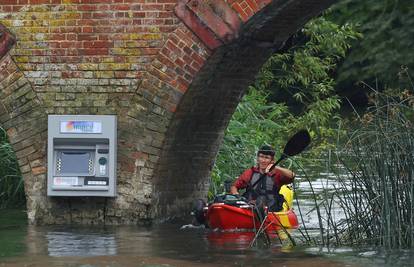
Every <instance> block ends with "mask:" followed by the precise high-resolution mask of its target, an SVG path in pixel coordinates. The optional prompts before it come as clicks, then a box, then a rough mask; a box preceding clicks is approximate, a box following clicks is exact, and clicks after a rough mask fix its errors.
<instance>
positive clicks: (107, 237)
mask: <svg viewBox="0 0 414 267" xmlns="http://www.w3.org/2000/svg"><path fill="white" fill-rule="evenodd" d="M22 229H24V231H22ZM9 230H10V227H8V228H3V227H2V226H1V225H0V251H2V249H3V248H5V247H7V244H8V242H9V241H10V240H6V239H3V238H2V237H3V236H5V234H6V233H8V232H9ZM20 232H21V233H22V234H20V235H14V237H15V238H17V239H19V240H14V242H15V243H16V242H17V243H20V246H21V247H24V248H25V249H20V250H17V251H15V252H12V253H10V251H9V253H8V254H0V255H1V256H0V266H2V267H3V266H13V267H14V266H88V267H92V266H114V267H115V266H143V267H144V266H145V267H149V266H153V267H155V266H169V267H172V266H260V267H266V266H298V267H304V266H306V267H312V266H315V267H316V266H328V267H333V266H335V267H340V266H363V265H365V266H389V265H388V263H389V261H387V258H390V257H382V258H381V257H380V255H384V254H381V253H380V254H378V253H379V252H375V251H374V250H366V251H353V250H352V249H342V250H340V249H338V250H336V251H332V250H330V251H328V250H323V249H319V248H309V247H308V248H307V247H283V246H282V245H281V244H280V242H279V241H277V240H276V239H274V240H273V243H272V245H271V247H270V248H269V247H265V246H264V244H263V243H260V242H259V244H258V245H257V246H255V247H253V248H249V244H250V242H251V240H252V238H253V234H252V233H246V232H231V233H220V232H215V231H210V230H208V229H203V228H198V229H194V228H185V229H180V225H177V224H168V225H161V226H153V227H135V226H118V227H114V226H111V227H103V226H94V227H90V226H88V227H86V226H42V227H35V226H26V225H23V226H22V227H21V228H20ZM8 237H9V238H10V235H8ZM397 255H400V256H401V257H400V258H402V259H403V260H401V259H399V260H400V261H399V263H398V264H396V265H393V267H396V266H399V267H401V266H410V265H407V264H406V263H407V262H411V260H412V258H411V259H410V258H409V254H401V253H400V254H397ZM402 255H405V257H406V259H405V260H404V257H403V256H402ZM372 258H375V264H369V261H372Z"/></svg>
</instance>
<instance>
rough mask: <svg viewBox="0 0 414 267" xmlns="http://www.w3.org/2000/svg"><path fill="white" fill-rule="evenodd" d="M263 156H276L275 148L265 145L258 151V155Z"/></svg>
mask: <svg viewBox="0 0 414 267" xmlns="http://www.w3.org/2000/svg"><path fill="white" fill-rule="evenodd" d="M259 153H260V154H263V155H270V156H272V157H274V156H275V150H274V149H273V147H271V146H269V145H263V146H261V147H260V149H259V151H257V155H259Z"/></svg>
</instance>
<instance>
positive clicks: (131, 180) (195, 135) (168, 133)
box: [0, 0, 332, 224]
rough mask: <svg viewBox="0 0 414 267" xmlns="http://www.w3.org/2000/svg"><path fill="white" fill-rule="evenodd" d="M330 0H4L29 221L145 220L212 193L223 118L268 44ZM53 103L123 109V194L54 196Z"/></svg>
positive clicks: (77, 110) (85, 110) (9, 88)
mask: <svg viewBox="0 0 414 267" xmlns="http://www.w3.org/2000/svg"><path fill="white" fill-rule="evenodd" d="M330 2H332V0H322V1H317V0H308V1H305V0H290V1H278V0H275V1H270V0H264V1H262V0H243V1H240V0H227V1H223V0H210V1H203V0H0V25H4V26H5V27H6V28H7V29H8V30H9V31H10V32H11V34H12V35H14V36H15V39H16V43H15V44H14V46H13V48H12V49H11V50H10V48H11V45H12V43H13V42H10V41H7V42H5V41H4V39H2V38H3V37H4V36H5V35H2V36H3V37H2V36H0V124H1V125H2V126H3V127H4V128H5V129H6V130H7V132H8V133H9V136H10V141H11V142H12V144H13V146H14V148H15V150H16V154H17V156H18V159H19V164H20V168H21V169H22V173H23V175H24V179H25V185H26V188H25V190H26V195H27V198H28V213H29V219H30V221H31V222H32V223H64V222H76V223H101V222H104V221H105V223H108V224H111V223H113V224H117V223H137V222H140V221H147V220H150V219H152V218H153V217H154V215H161V216H168V215H169V214H170V213H174V212H175V211H176V210H177V209H179V207H182V206H183V205H184V206H185V205H186V203H188V202H189V198H190V197H196V196H200V195H203V196H205V191H206V188H207V186H208V182H206V181H208V176H209V173H210V170H211V168H212V164H213V162H214V158H215V155H216V153H217V150H218V147H219V144H220V142H221V138H222V134H223V132H224V129H225V127H226V125H227V123H228V121H229V119H230V117H231V114H232V113H233V111H234V108H235V107H236V105H237V103H238V101H239V100H240V97H241V96H242V95H243V93H244V91H245V90H246V88H247V86H248V85H249V84H250V83H251V82H252V80H253V79H254V75H255V73H257V71H258V69H259V68H260V66H261V64H262V63H263V62H264V60H265V59H266V58H267V57H268V56H269V54H270V53H271V52H272V51H273V50H274V48H273V47H272V44H273V43H278V42H279V43H283V41H284V40H285V39H286V38H287V37H288V36H289V35H290V34H292V33H293V32H294V31H296V30H297V29H298V28H300V26H301V25H303V23H304V22H306V20H307V19H309V18H310V17H311V16H313V15H315V14H317V13H318V12H319V11H320V10H323V8H325V7H326V6H328V5H329V3H330ZM277 21H283V24H277ZM263 27H269V28H268V29H267V28H266V31H264V30H263V29H264V28H263ZM4 31H5V29H4V28H1V27H0V33H3V32H4ZM12 35H10V36H12ZM253 35H257V36H262V37H261V38H256V37H254V38H252V36H253ZM259 39H260V41H259ZM262 39H265V40H264V41H263V42H262ZM9 40H12V39H9ZM269 43H270V44H271V45H270V46H269ZM279 43H278V44H279ZM47 114H116V115H117V116H118V169H117V174H118V177H117V179H118V181H117V184H118V196H117V197H116V198H114V199H101V198H46V168H45V162H46V160H45V159H46V154H45V153H46V152H45V151H46V150H45V148H46V138H45V131H46V127H47V125H46V117H47ZM188 177H197V178H194V179H196V180H195V181H194V182H193V183H191V184H186V185H185V186H182V185H183V184H184V183H185V181H186V180H185V179H187V178H188ZM183 179H184V180H183ZM158 204H159V205H158Z"/></svg>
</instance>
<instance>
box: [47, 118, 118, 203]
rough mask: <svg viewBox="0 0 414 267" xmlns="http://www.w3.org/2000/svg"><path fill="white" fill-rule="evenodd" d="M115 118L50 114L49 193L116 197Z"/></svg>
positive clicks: (49, 194)
mask: <svg viewBox="0 0 414 267" xmlns="http://www.w3.org/2000/svg"><path fill="white" fill-rule="evenodd" d="M116 133H117V120H116V116H112V115H49V116H48V145H47V167H48V170H47V195H48V196H100V197H115V196H116V144H117V135H116Z"/></svg>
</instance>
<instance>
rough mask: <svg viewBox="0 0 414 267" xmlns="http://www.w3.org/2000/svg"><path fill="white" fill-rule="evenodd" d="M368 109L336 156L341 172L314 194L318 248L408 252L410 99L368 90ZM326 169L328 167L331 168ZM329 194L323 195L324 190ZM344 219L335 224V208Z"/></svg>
mask: <svg viewBox="0 0 414 267" xmlns="http://www.w3.org/2000/svg"><path fill="white" fill-rule="evenodd" d="M371 90H372V91H373V93H372V94H371V97H370V104H371V105H370V107H369V108H368V110H367V112H366V113H365V114H364V115H363V116H359V115H357V117H358V119H357V122H355V124H354V125H353V127H354V130H352V131H350V132H349V134H348V139H347V140H346V141H345V142H344V143H343V145H341V148H340V149H339V150H338V153H337V160H338V162H336V163H337V164H331V166H335V165H336V166H338V163H339V164H340V165H341V166H344V167H345V173H346V175H344V174H343V172H344V171H343V170H342V175H337V179H336V181H335V183H334V186H333V190H332V189H331V190H326V191H325V192H326V193H325V194H322V197H321V196H319V199H318V205H317V207H316V209H318V211H319V210H321V211H322V213H320V212H318V214H323V215H320V216H321V217H323V218H320V221H323V222H324V223H323V225H322V224H321V228H323V229H322V231H321V237H322V238H321V240H319V241H322V245H325V246H326V245H328V246H329V245H331V244H335V245H350V246H365V245H368V246H378V247H382V248H386V249H393V248H412V247H413V244H414V214H413V213H414V200H413V196H414V183H413V181H414V127H413V123H414V95H413V91H412V90H386V91H383V92H379V91H376V90H374V89H372V88H371ZM331 171H332V169H331ZM328 191H329V192H328ZM338 209H339V210H340V211H342V212H343V214H344V216H343V217H344V218H342V219H340V220H335V218H334V217H335V216H334V213H335V210H336V213H337V210H338Z"/></svg>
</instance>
